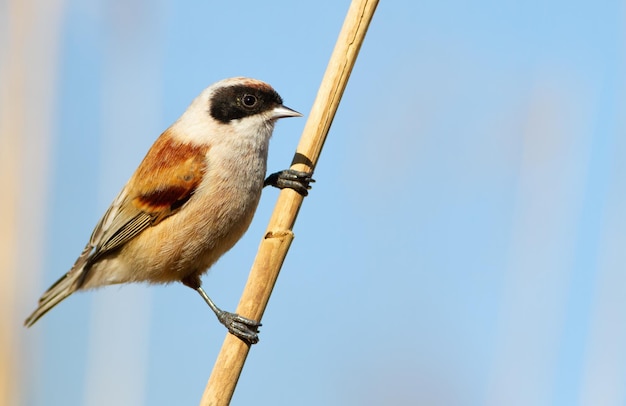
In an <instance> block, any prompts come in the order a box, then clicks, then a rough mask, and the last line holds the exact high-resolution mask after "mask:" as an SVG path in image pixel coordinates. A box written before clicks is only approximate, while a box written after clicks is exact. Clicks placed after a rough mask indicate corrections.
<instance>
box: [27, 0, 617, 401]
mask: <svg viewBox="0 0 626 406" xmlns="http://www.w3.org/2000/svg"><path fill="white" fill-rule="evenodd" d="M348 5H349V2H347V1H332V2H331V1H325V2H310V3H304V2H287V1H275V2H271V4H268V2H245V3H237V4H236V5H235V3H228V2H219V3H218V2H203V3H200V2H197V3H195V4H190V3H185V4H183V3H181V2H174V1H167V0H160V1H157V2H148V1H145V0H140V1H132V2H128V1H127V2H123V1H113V2H111V1H100V0H90V1H80V2H79V1H72V0H70V1H67V2H66V3H65V5H64V9H63V18H62V25H61V32H60V36H61V37H60V40H59V49H58V53H59V58H58V61H59V66H58V68H57V69H58V75H57V78H56V79H57V81H56V84H55V90H56V95H57V96H56V105H55V116H54V126H55V127H54V137H53V143H52V145H53V147H52V150H51V151H50V154H51V159H50V168H49V179H48V180H49V182H50V187H49V190H50V191H49V199H50V200H49V204H48V206H47V207H48V212H47V213H46V218H47V219H48V221H47V223H46V224H45V228H46V231H45V239H46V250H45V252H43V253H42V255H43V258H44V261H43V262H44V263H45V264H46V267H45V269H44V270H42V278H43V281H42V282H41V290H42V291H43V289H44V288H45V287H47V286H48V285H49V284H50V283H52V282H53V281H55V280H56V279H57V278H58V277H59V276H60V275H62V274H63V273H64V272H66V271H67V269H69V267H70V266H71V264H73V261H74V260H75V258H76V256H77V255H78V254H79V253H80V251H81V249H82V247H83V246H84V244H85V242H86V240H87V238H88V237H89V235H90V233H91V230H92V228H93V226H94V225H95V224H96V222H97V221H98V219H99V218H100V216H101V215H102V214H103V213H104V211H105V210H106V208H107V207H108V205H109V204H110V202H111V201H112V199H113V198H114V197H115V195H116V194H117V192H118V191H119V190H120V188H121V187H122V186H123V184H124V183H125V181H126V180H127V179H128V177H129V176H130V175H131V174H132V172H133V170H134V169H135V168H136V166H137V165H138V163H139V162H140V160H141V159H142V157H143V155H144V154H145V152H146V151H147V150H148V148H149V146H150V145H151V144H152V142H153V141H154V140H155V139H156V137H157V136H158V135H159V134H160V132H161V131H163V130H164V129H165V128H167V127H168V126H169V125H170V124H171V123H172V122H173V121H174V120H175V119H176V118H177V117H178V116H179V115H180V114H181V113H182V112H183V111H184V110H185V108H186V107H187V105H188V104H189V103H190V102H191V100H192V99H193V98H194V97H195V96H196V95H197V94H198V93H199V92H200V91H201V90H202V89H203V88H204V87H206V86H208V85H209V84H211V83H213V82H215V81H217V80H220V79H222V78H225V77H230V76H239V75H244V76H251V77H255V78H258V79H262V80H265V81H267V82H269V83H271V84H272V85H273V86H274V87H275V89H276V90H277V91H278V92H279V93H280V94H281V95H282V97H283V99H284V101H285V104H286V105H287V106H289V107H291V108H294V109H296V110H298V111H300V112H302V113H303V114H305V116H306V115H307V112H308V110H309V109H310V107H311V104H312V102H313V99H314V97H315V94H316V92H317V87H318V86H319V83H320V80H321V78H322V75H323V73H324V70H325V68H326V63H327V61H328V58H329V56H330V53H331V51H332V48H333V46H334V42H335V40H336V36H337V34H338V32H339V29H340V27H341V24H342V21H343V18H344V16H345V13H346V11H347V9H348ZM624 16H626V14H625V10H624V4H623V2H622V3H620V2H613V1H604V2H595V3H592V2H576V1H574V2H571V1H570V2H565V1H549V2H542V1H525V2H521V1H519V2H511V1H505V2H490V1H477V2H471V3H468V2H460V1H443V2H436V3H435V4H431V3H427V2H413V1H395V2H385V1H383V2H381V4H380V5H379V7H378V10H377V14H376V15H375V17H374V20H373V22H372V25H371V28H370V30H369V32H368V35H367V38H366V40H365V43H364V45H363V47H362V50H361V55H360V56H359V59H358V61H357V63H356V66H355V68H354V71H353V75H352V78H351V80H350V83H349V84H348V87H347V89H346V92H345V95H344V98H343V101H342V104H341V106H340V108H339V110H338V113H337V116H336V118H335V121H334V123H333V126H332V128H331V132H330V134H329V138H328V140H327V142H326V145H325V148H324V151H323V152H322V156H321V160H320V162H319V164H318V167H317V169H316V172H315V178H316V179H317V183H316V184H315V185H314V189H313V190H312V192H311V194H310V196H309V197H307V198H306V199H305V201H304V205H303V208H302V210H301V211H300V215H299V218H298V222H297V224H296V227H295V230H294V231H295V234H296V239H295V240H294V243H293V244H292V247H291V250H290V252H289V255H288V257H287V260H286V261H285V264H284V266H283V270H282V272H281V275H280V278H279V280H278V283H277V285H276V288H275V289H274V293H273V296H272V298H271V300H270V303H269V306H268V309H267V311H266V313H265V316H264V319H263V328H262V332H261V336H260V337H261V341H260V343H259V344H258V345H256V346H254V347H253V349H252V350H251V353H250V356H249V357H248V361H247V363H246V366H245V369H244V371H243V374H242V377H241V379H240V381H239V384H238V387H237V391H236V392H235V396H234V398H233V404H245V403H250V402H255V403H257V404H272V405H292V404H299V405H320V404H325V405H378V404H429V405H502V404H507V405H576V404H578V405H623V404H625V403H626V390H625V389H624V388H626V344H624V343H626V323H625V318H624V316H623V313H624V312H623V310H624V308H625V307H626V295H625V294H624V293H625V291H626V288H624V286H625V285H626V284H625V282H626V281H625V278H624V272H623V268H624V266H623V264H624V263H625V262H626V261H625V260H626V255H625V254H624V252H625V251H624V249H623V247H622V246H623V230H624V229H625V228H626V227H624V226H625V225H626V212H625V211H624V207H626V193H625V192H624V191H625V190H626V188H625V187H624V186H625V185H624V179H626V178H625V177H624V173H625V172H624V171H625V170H626V168H625V167H624V163H623V162H626V144H625V143H624V141H623V139H624V137H623V134H624V130H625V128H626V127H625V121H624V115H623V114H621V112H622V111H623V110H624V107H625V83H624V71H625V66H624V62H625V59H624V55H625V52H624V50H625V44H624V38H626V36H625V27H626V25H625V21H624ZM304 123H305V119H290V120H283V121H281V122H280V123H279V124H278V125H277V128H276V131H275V133H274V137H273V139H272V143H271V147H270V148H271V149H270V158H269V165H268V166H269V170H271V171H273V170H279V169H283V168H285V167H287V166H288V165H289V163H290V162H291V159H292V156H293V153H294V151H295V147H296V145H297V143H298V138H299V134H300V132H301V130H302V128H303V126H304ZM276 196H277V192H276V191H275V190H266V191H265V192H264V196H263V199H262V202H261V204H260V206H259V209H258V211H257V214H256V217H255V219H254V222H253V224H252V226H251V227H250V229H249V231H248V233H247V234H246V235H245V237H244V238H243V239H242V240H241V242H240V243H239V244H238V245H237V246H236V247H235V248H234V249H233V250H232V251H231V252H230V253H228V254H227V255H225V256H224V257H223V258H222V259H221V260H220V261H219V262H218V263H217V264H216V265H215V266H214V267H213V268H212V269H211V272H210V273H209V274H208V275H206V276H205V277H204V279H203V280H204V286H205V289H206V290H207V292H208V293H209V295H211V297H212V298H213V299H214V300H215V301H216V302H217V303H218V304H220V305H221V306H222V307H223V308H227V309H231V310H232V309H234V308H235V307H236V304H237V302H238V298H239V295H240V293H241V291H242V289H243V286H244V284H245V280H246V277H247V273H248V270H249V268H250V265H251V264H252V261H253V259H254V256H255V254H256V249H257V247H258V243H259V241H260V238H261V236H262V235H263V231H264V230H265V226H266V224H267V221H268V219H269V216H270V213H271V210H272V207H273V204H274V202H275V200H276ZM36 299H37V297H32V303H33V305H34V304H35V303H36ZM29 334H33V335H36V337H37V339H36V340H34V341H33V348H32V349H31V350H32V351H33V352H34V353H36V354H38V355H39V356H38V357H37V361H36V362H35V361H33V362H32V365H31V368H32V371H34V373H32V374H30V373H29V375H30V376H31V377H32V381H31V382H34V386H31V384H30V383H29V385H28V386H25V387H24V393H25V397H26V400H27V404H31V405H42V404H63V405H105V404H107V405H108V404H119V405H125V404H128V405H131V404H132V405H139V404H145V405H169V404H183V405H186V404H197V403H198V402H199V399H200V397H201V395H202V392H203V390H204V386H205V384H206V381H207V379H208V377H209V375H210V372H211V369H212V366H213V362H214V360H215V358H216V355H217V353H218V351H219V349H220V347H221V343H222V340H223V337H224V334H225V332H224V329H223V327H222V326H220V325H219V324H218V323H217V322H216V320H215V318H214V316H213V315H212V313H211V312H210V310H209V309H208V308H207V307H206V306H205V305H204V303H203V302H202V301H201V299H200V298H199V297H198V296H197V295H196V294H195V293H194V292H193V291H191V290H190V289H188V288H186V287H184V286H182V285H170V286H143V285H137V286H124V287H108V288H105V289H101V290H98V291H96V292H88V293H81V294H76V295H73V296H72V297H70V298H69V299H67V300H66V301H65V302H64V303H63V304H61V305H60V306H59V307H58V308H55V309H54V310H53V311H52V312H50V313H49V314H48V315H46V317H45V318H44V319H42V320H41V321H40V322H39V323H38V324H37V325H36V326H35V327H34V328H33V329H32V330H31V331H30V332H29Z"/></svg>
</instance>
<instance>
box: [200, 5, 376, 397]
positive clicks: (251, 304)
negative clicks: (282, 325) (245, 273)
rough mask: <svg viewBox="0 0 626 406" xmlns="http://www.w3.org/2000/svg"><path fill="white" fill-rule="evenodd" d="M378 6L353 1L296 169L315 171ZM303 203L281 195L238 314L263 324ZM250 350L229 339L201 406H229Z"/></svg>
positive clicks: (302, 141) (287, 193)
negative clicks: (263, 317) (261, 321)
mask: <svg viewBox="0 0 626 406" xmlns="http://www.w3.org/2000/svg"><path fill="white" fill-rule="evenodd" d="M377 5H378V0H353V1H352V3H351V5H350V9H349V10H348V14H347V15H346V18H345V20H344V24H343V27H342V29H341V32H340V33H339V38H338V39H337V43H336V45H335V49H334V51H333V54H332V56H331V58H330V61H329V63H328V67H327V68H326V73H325V74H324V78H323V79H322V83H321V85H320V89H319V91H318V93H317V97H316V99H315V102H314V103H313V107H312V108H311V112H310V114H309V118H308V120H307V122H306V125H305V127H304V130H303V133H302V137H301V139H300V143H299V144H298V148H297V150H296V154H295V156H294V159H293V161H292V168H293V169H296V170H301V171H312V170H313V169H314V168H315V165H316V163H317V160H318V158H319V156H320V153H321V151H322V146H323V145H324V141H325V140H326V135H327V134H328V131H329V129H330V126H331V124H332V122H333V118H334V117H335V113H336V111H337V107H338V106H339V102H340V100H341V96H342V95H343V91H344V90H345V88H346V84H347V83H348V78H349V77H350V73H351V72H352V67H353V66H354V63H355V61H356V58H357V55H358V53H359V50H360V48H361V44H362V43H363V40H364V38H365V34H366V32H367V28H368V27H369V23H370V21H371V19H372V17H373V15H374V11H375V10H376V6H377ZM302 200H303V197H302V196H300V195H299V194H298V193H296V192H295V191H293V190H290V189H283V190H282V191H281V192H280V195H279V197H278V201H277V202H276V206H275V208H274V212H273V214H272V217H271V219H270V221H269V225H268V227H267V232H266V233H265V237H264V238H263V240H262V241H261V244H260V246H259V251H258V253H257V256H256V259H255V261H254V264H253V265H252V269H251V270H250V276H249V277H248V282H247V284H246V287H245V288H244V291H243V294H242V296H241V300H240V302H239V306H238V307H237V313H239V314H240V315H242V316H244V317H248V318H251V319H254V320H261V318H262V316H263V312H264V311H265V307H266V306H267V302H268V301H269V298H270V295H271V293H272V289H273V288H274V284H275V283H276V279H277V278H278V273H279V272H280V268H281V266H282V264H283V261H284V260H285V257H286V256H287V251H288V250H289V246H290V244H291V241H292V240H293V232H292V231H291V230H292V228H293V225H294V223H295V221H296V217H297V215H298V211H299V209H300V206H301V205H302ZM249 350H250V346H249V345H248V344H246V343H244V342H243V341H242V340H240V339H238V338H237V337H235V336H233V335H231V334H227V335H226V339H225V340H224V343H223V344H222V349H221V351H220V353H219V355H218V357H217V359H216V361H215V366H214V367H213V372H212V373H211V377H210V378H209V382H208V383H207V386H206V388H205V391H204V395H203V396H202V400H201V401H200V405H201V406H207V405H212V406H217V405H228V404H229V403H230V400H231V398H232V396H233V393H234V391H235V386H236V385H237V381H238V380H239V375H240V374H241V370H242V369H243V365H244V363H245V360H246V357H247V356H248V351H249Z"/></svg>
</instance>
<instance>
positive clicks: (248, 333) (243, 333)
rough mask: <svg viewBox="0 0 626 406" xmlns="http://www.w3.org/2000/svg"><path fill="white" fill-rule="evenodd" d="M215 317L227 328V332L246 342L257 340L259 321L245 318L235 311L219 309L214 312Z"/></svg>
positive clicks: (256, 341)
mask: <svg viewBox="0 0 626 406" xmlns="http://www.w3.org/2000/svg"><path fill="white" fill-rule="evenodd" d="M216 315H217V319H218V320H219V321H220V323H222V324H223V325H224V326H226V328H227V329H228V332H229V333H231V334H232V335H234V336H235V337H238V338H240V339H241V340H243V341H245V342H246V343H248V344H256V343H258V342H259V335H258V332H259V327H261V323H259V322H258V321H255V320H251V319H248V318H245V317H243V316H240V315H238V314H237V313H230V312H227V311H224V310H220V311H219V312H217V313H216Z"/></svg>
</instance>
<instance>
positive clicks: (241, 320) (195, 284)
mask: <svg viewBox="0 0 626 406" xmlns="http://www.w3.org/2000/svg"><path fill="white" fill-rule="evenodd" d="M182 282H183V284H185V286H189V287H190V288H192V289H193V290H195V291H196V292H198V293H199V294H200V296H202V298H203V299H204V301H205V302H206V304H208V305H209V307H210V308H211V310H213V313H215V315H216V316H217V319H218V320H219V321H220V323H222V324H223V325H224V326H225V327H226V328H227V329H228V332H229V333H231V334H232V335H234V336H236V337H238V338H240V339H241V340H243V341H245V342H246V343H248V344H256V343H258V342H259V336H258V334H257V333H258V332H259V327H261V323H259V322H258V321H255V320H251V319H248V318H246V317H243V316H240V315H238V314H237V313H231V312H227V311H224V310H222V309H220V308H219V307H217V305H216V304H215V302H213V300H211V298H210V297H209V295H207V294H206V292H205V291H204V289H202V286H201V285H200V279H199V278H197V277H195V278H194V277H192V278H189V277H188V278H185V279H183V281H182Z"/></svg>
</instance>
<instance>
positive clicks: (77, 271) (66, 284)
mask: <svg viewBox="0 0 626 406" xmlns="http://www.w3.org/2000/svg"><path fill="white" fill-rule="evenodd" d="M91 249H92V247H91V246H90V245H87V247H85V250H84V251H83V253H82V254H81V256H80V257H79V258H78V260H76V263H75V264H74V266H73V267H72V269H71V270H70V271H69V272H68V273H67V274H65V275H63V276H62V277H61V279H59V280H58V281H56V282H55V283H54V284H53V285H52V286H50V288H49V289H48V290H47V291H46V292H45V293H44V294H43V295H42V296H41V298H40V299H39V306H38V307H37V309H36V310H35V311H34V312H33V313H32V314H31V315H30V316H28V318H27V319H26V321H24V325H25V326H26V327H30V326H32V325H33V324H35V322H36V321H37V320H39V319H40V318H41V317H42V316H43V315H44V314H46V313H47V312H48V311H49V310H50V309H52V308H53V307H54V306H56V305H58V304H59V303H61V301H63V299H65V298H66V297H68V296H69V295H71V294H72V293H74V292H75V291H76V290H78V289H79V288H80V286H81V285H82V283H83V281H84V277H85V269H86V268H87V262H88V259H89V253H90V251H91Z"/></svg>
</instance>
